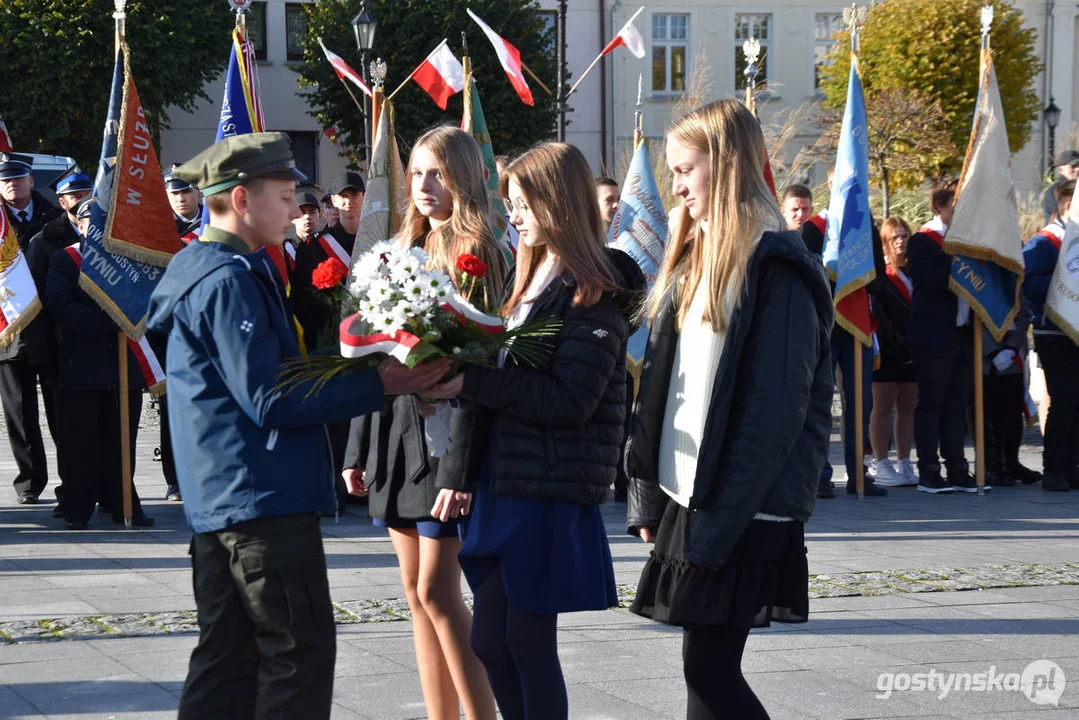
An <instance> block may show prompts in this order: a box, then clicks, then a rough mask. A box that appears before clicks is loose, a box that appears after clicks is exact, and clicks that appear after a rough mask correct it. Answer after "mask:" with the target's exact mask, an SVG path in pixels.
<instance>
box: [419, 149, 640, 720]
mask: <svg viewBox="0 0 1079 720" xmlns="http://www.w3.org/2000/svg"><path fill="white" fill-rule="evenodd" d="M501 185H502V187H501V190H502V195H503V197H508V198H509V199H510V203H511V215H510V221H511V222H512V223H513V225H514V226H515V227H516V228H517V230H518V232H519V233H520V244H519V246H518V256H517V272H516V276H515V278H514V283H513V287H512V290H510V291H508V298H507V299H506V301H505V303H504V304H503V306H502V307H503V312H505V313H507V314H508V318H509V324H510V325H511V326H519V325H520V324H521V323H525V322H532V321H537V320H539V319H541V318H549V319H552V320H553V319H557V320H558V321H560V327H559V329H558V334H557V337H555V338H554V340H553V341H552V342H553V344H552V346H551V351H550V355H549V358H548V359H547V360H546V361H545V362H541V363H539V364H538V365H536V366H530V365H528V364H525V363H523V362H521V361H518V360H515V359H514V357H513V355H512V352H511V353H510V354H508V355H507V356H505V357H504V358H503V359H502V362H500V363H499V367H475V366H474V367H469V368H467V369H465V371H464V372H463V373H462V374H460V375H458V376H457V377H455V378H454V379H452V380H450V381H449V382H447V383H445V384H444V385H443V386H442V388H439V389H438V392H437V393H436V396H437V397H458V396H459V397H460V398H461V399H462V400H463V401H465V402H468V403H471V404H472V405H474V406H475V407H476V412H477V415H478V416H479V418H478V419H477V420H476V422H474V424H473V435H474V441H473V442H474V447H473V449H472V452H471V455H472V458H471V459H472V466H473V467H474V468H475V473H476V474H475V475H472V477H478V483H477V489H476V492H475V495H474V502H473V504H472V508H471V512H470V513H469V515H470V518H469V521H468V525H467V528H466V530H465V535H464V544H463V546H462V548H461V553H460V556H459V557H460V562H461V566H462V568H463V569H464V571H465V576H466V578H467V579H468V584H469V585H470V586H471V588H472V592H473V595H474V599H475V605H474V613H475V618H474V621H473V626H472V648H473V649H474V650H475V652H476V654H477V655H478V656H479V658H480V660H482V661H483V664H484V666H485V667H486V668H487V676H488V677H489V678H490V680H491V686H492V688H493V689H494V693H495V697H496V698H497V700H498V706H499V709H500V710H501V711H502V717H504V718H507V720H523V719H524V718H544V719H545V720H547V719H549V720H565V718H567V717H568V715H569V707H568V700H567V697H566V685H565V680H564V679H563V676H562V668H561V665H560V663H559V660H558V646H557V643H558V639H557V623H558V615H559V614H560V613H563V612H574V611H580V610H601V609H605V608H607V607H610V606H612V605H615V604H617V602H618V595H617V592H616V590H615V586H614V566H613V563H612V561H611V552H610V547H609V546H608V544H607V535H606V532H605V529H604V525H603V518H602V516H601V514H600V511H599V504H600V503H602V502H604V501H605V500H606V498H607V494H608V491H609V489H610V484H611V483H612V482H613V481H614V479H615V474H616V469H617V466H618V463H619V452H620V447H621V443H622V437H623V434H624V418H625V412H626V393H627V387H626V366H625V363H626V340H627V338H628V337H629V332H630V327H631V323H630V315H632V314H633V312H634V302H635V301H636V300H638V299H639V295H640V293H641V292H643V288H644V277H643V275H642V273H641V271H640V269H639V268H637V267H636V265H635V264H634V263H633V261H632V260H631V259H629V258H628V256H625V255H624V254H622V253H619V252H617V251H613V250H607V249H606V247H605V245H606V243H605V237H604V232H603V220H602V217H601V215H600V208H599V204H598V203H597V201H596V195H595V192H594V190H593V187H592V175H591V171H590V169H589V167H588V162H587V160H585V158H584V156H583V155H582V154H581V152H580V151H579V150H577V149H576V148H574V147H573V146H571V145H565V144H562V143H546V144H543V145H539V146H537V147H535V148H533V149H532V150H530V151H528V152H527V153H525V154H524V155H522V156H521V157H519V158H517V159H516V160H514V161H513V162H512V163H510V165H509V166H508V167H507V169H506V171H505V174H504V175H503V176H502V177H501Z"/></svg>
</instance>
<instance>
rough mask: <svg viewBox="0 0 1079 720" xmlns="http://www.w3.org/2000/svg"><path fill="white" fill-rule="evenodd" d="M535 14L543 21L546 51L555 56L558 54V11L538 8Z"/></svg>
mask: <svg viewBox="0 0 1079 720" xmlns="http://www.w3.org/2000/svg"><path fill="white" fill-rule="evenodd" d="M536 14H537V15H539V18H540V20H542V21H543V32H544V36H543V37H544V38H545V39H546V40H547V51H548V52H549V53H551V57H556V56H557V55H558V27H557V26H558V11H557V10H538V11H536Z"/></svg>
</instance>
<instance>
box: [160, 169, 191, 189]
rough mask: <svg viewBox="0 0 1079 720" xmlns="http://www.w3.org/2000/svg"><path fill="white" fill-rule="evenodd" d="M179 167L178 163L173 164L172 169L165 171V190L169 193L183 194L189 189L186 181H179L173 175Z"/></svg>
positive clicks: (189, 185) (189, 186)
mask: <svg viewBox="0 0 1079 720" xmlns="http://www.w3.org/2000/svg"><path fill="white" fill-rule="evenodd" d="M178 167H180V165H179V163H173V164H172V167H170V168H169V169H168V170H166V171H165V173H164V176H165V189H166V190H168V191H169V192H183V191H184V190H189V189H190V188H191V183H189V182H187V181H186V180H181V179H180V178H178V177H176V175H175V174H174V173H175V172H176V168H178Z"/></svg>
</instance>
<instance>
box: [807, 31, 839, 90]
mask: <svg viewBox="0 0 1079 720" xmlns="http://www.w3.org/2000/svg"><path fill="white" fill-rule="evenodd" d="M842 29H843V16H842V15H841V14H839V13H817V22H816V30H815V35H814V37H813V88H814V89H815V90H819V89H820V80H821V70H823V69H824V68H825V67H827V66H828V65H831V63H830V62H829V61H828V52H829V51H830V50H831V49H832V47H833V46H834V45H835V37H833V36H834V35H835V34H836V33H837V32H839V31H840V30H842Z"/></svg>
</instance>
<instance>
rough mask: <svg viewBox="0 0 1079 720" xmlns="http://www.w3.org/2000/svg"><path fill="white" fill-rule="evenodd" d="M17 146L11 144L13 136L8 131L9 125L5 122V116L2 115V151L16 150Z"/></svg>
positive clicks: (0, 122) (0, 149) (0, 123)
mask: <svg viewBox="0 0 1079 720" xmlns="http://www.w3.org/2000/svg"><path fill="white" fill-rule="evenodd" d="M14 150H15V148H13V147H12V146H11V136H10V135H8V133H7V125H5V124H4V118H2V117H0V152H14Z"/></svg>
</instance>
